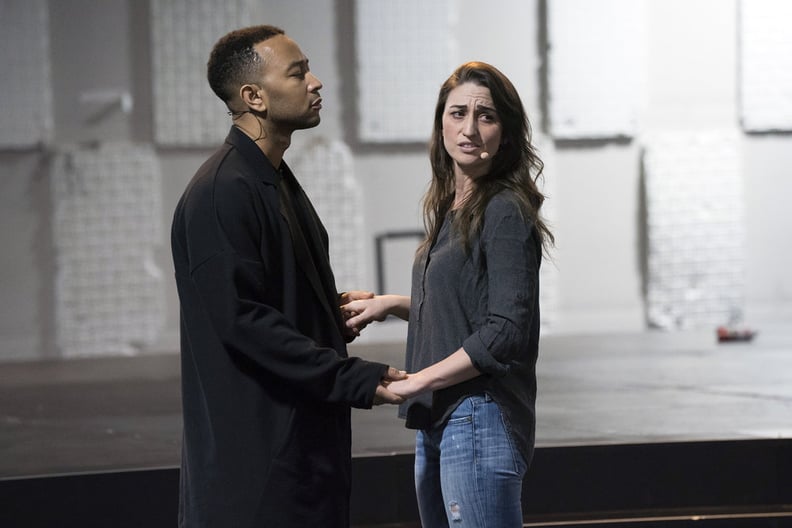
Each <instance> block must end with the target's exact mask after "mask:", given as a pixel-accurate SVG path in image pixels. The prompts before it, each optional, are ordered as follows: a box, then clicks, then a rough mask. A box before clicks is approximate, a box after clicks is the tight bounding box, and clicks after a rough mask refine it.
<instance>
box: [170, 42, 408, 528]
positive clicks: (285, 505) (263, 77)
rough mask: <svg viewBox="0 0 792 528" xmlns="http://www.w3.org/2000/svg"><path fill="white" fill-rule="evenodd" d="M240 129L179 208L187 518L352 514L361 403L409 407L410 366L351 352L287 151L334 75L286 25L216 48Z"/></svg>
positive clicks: (279, 519)
mask: <svg viewBox="0 0 792 528" xmlns="http://www.w3.org/2000/svg"><path fill="white" fill-rule="evenodd" d="M208 78H209V84H210V86H211V87H212V89H213V90H214V92H215V93H216V94H217V95H218V96H219V97H220V98H221V99H222V100H223V101H225V103H226V105H227V106H228V109H229V114H230V115H231V116H232V119H233V126H232V127H231V131H230V132H229V134H228V137H227V138H226V141H225V144H224V145H223V146H222V147H221V148H220V149H219V150H218V151H217V152H216V153H215V154H214V155H212V156H211V157H210V158H209V159H208V160H207V161H206V162H205V163H204V164H203V166H202V167H201V168H200V169H199V170H198V172H197V173H196V175H195V177H194V178H193V179H192V181H191V182H190V184H189V185H188V187H187V189H186V190H185V192H184V195H183V196H182V198H181V200H180V201H179V204H178V206H177V208H176V212H175V214H174V219H173V228H172V238H171V244H172V250H173V260H174V267H175V272H176V282H177V286H178V291H179V300H180V303H181V336H182V337H181V339H182V345H181V349H182V355H181V358H182V405H183V415H184V439H183V447H182V466H181V491H180V508H179V512H180V513H179V524H180V526H183V527H204V526H207V527H223V528H231V527H236V526H240V527H242V526H244V527H254V526H273V527H278V528H289V527H300V528H304V527H308V526H312V527H314V526H315V527H322V528H328V527H346V526H348V525H349V493H350V468H351V454H350V436H351V431H350V406H352V407H360V408H369V407H371V406H372V404H380V403H399V402H400V401H401V399H400V398H399V397H398V396H396V395H395V394H393V393H391V392H389V391H388V390H387V388H386V386H387V384H388V383H389V382H390V381H393V380H395V379H402V378H403V377H404V374H403V373H402V372H399V371H398V370H396V369H393V368H389V367H388V366H387V365H382V364H378V363H370V362H366V361H363V360H361V359H359V358H350V357H348V356H347V352H346V341H350V340H351V339H352V338H354V334H355V332H352V333H347V334H346V335H345V333H344V332H345V330H344V329H343V328H344V325H343V321H342V317H341V314H340V310H339V308H338V306H339V304H344V303H346V302H349V301H350V300H353V299H356V298H364V297H367V296H369V295H371V294H368V293H365V292H351V293H347V294H343V295H341V296H339V295H338V294H337V292H336V289H335V282H334V279H333V274H332V271H331V269H330V264H329V260H328V249H327V248H328V241H327V233H326V231H325V229H324V227H323V226H322V224H321V222H320V221H319V218H318V217H317V215H316V212H315V211H314V209H313V207H312V206H311V204H310V202H309V201H308V198H307V197H306V195H305V194H304V193H303V191H302V189H301V188H300V186H299V184H298V183H297V181H296V180H295V179H294V176H293V175H292V173H291V171H290V170H289V168H288V167H287V166H286V164H285V163H284V162H283V161H282V158H283V154H284V152H285V150H286V149H287V148H288V146H289V143H290V141H291V134H292V132H294V131H295V130H299V129H304V128H310V127H314V126H316V125H317V124H319V110H320V109H321V107H322V106H321V101H322V99H321V98H320V97H319V90H320V88H322V83H321V82H320V81H319V79H317V78H316V77H315V76H314V75H313V74H312V73H311V72H310V70H309V68H308V60H307V59H306V58H305V56H304V55H303V53H302V51H300V48H299V47H298V46H297V44H296V43H295V42H294V41H293V40H291V39H290V38H288V37H287V36H286V35H285V34H284V33H283V31H282V30H280V29H278V28H275V27H272V26H257V27H251V28H245V29H241V30H237V31H234V32H231V33H229V34H228V35H226V36H225V37H223V38H222V39H220V41H218V43H217V44H216V45H215V47H214V49H213V51H212V53H211V56H210V59H209V63H208Z"/></svg>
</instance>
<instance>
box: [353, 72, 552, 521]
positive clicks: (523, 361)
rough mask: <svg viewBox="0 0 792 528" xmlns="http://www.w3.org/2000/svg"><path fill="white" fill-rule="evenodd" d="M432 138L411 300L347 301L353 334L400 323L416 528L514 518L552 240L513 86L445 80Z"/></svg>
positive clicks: (467, 77)
mask: <svg viewBox="0 0 792 528" xmlns="http://www.w3.org/2000/svg"><path fill="white" fill-rule="evenodd" d="M430 148H431V152H430V156H431V164H432V182H431V185H430V188H429V190H428V191H427V194H426V196H425V197H424V220H425V225H426V231H427V238H426V240H425V241H424V242H423V243H422V245H421V246H420V247H419V249H418V251H417V254H416V259H415V264H414V267H413V277H412V296H411V297H405V296H398V295H378V296H375V297H374V298H373V299H368V300H358V301H353V302H351V303H349V304H347V305H345V306H344V307H343V310H344V312H345V314H346V317H347V325H348V326H349V327H350V328H352V329H356V330H359V329H361V328H363V327H365V326H366V325H367V324H368V323H369V322H371V321H381V320H383V319H384V318H385V317H387V316H388V315H396V316H398V317H401V318H402V319H406V320H409V330H408V336H407V362H406V363H407V370H408V372H413V374H410V375H409V376H408V377H407V378H406V379H405V380H401V381H395V382H393V383H391V384H390V385H389V387H388V388H389V389H390V390H391V391H392V392H394V393H396V394H398V395H400V396H402V397H405V398H409V400H408V401H407V402H405V403H404V404H403V405H402V407H401V408H400V412H399V414H400V416H402V417H404V418H406V425H407V427H408V428H412V429H417V430H418V431H417V435H416V457H415V482H416V492H417V496H418V507H419V512H420V515H421V521H422V523H423V526H425V527H426V528H434V527H438V526H449V524H450V525H452V526H479V527H484V526H487V527H489V528H493V527H511V526H515V527H518V526H522V507H521V503H520V498H521V489H522V480H523V476H524V474H525V471H526V469H527V467H528V464H530V461H531V458H532V455H533V446H534V429H535V412H534V407H535V400H536V371H535V366H536V358H537V350H538V341H539V283H538V278H539V265H540V262H541V259H542V248H543V246H547V245H550V244H552V242H553V236H552V234H551V233H550V231H549V230H548V228H547V226H546V225H545V223H544V222H543V221H542V219H541V217H540V215H539V210H540V207H541V205H542V202H543V200H544V197H543V196H542V193H541V192H540V191H539V190H538V189H537V186H536V183H535V178H536V177H538V176H539V174H540V173H541V171H542V162H541V160H539V158H538V156H537V155H536V152H535V149H534V147H533V146H532V145H531V143H530V124H529V122H528V119H527V117H526V114H525V110H524V108H523V105H522V103H521V101H520V98H519V95H518V94H517V91H516V90H515V88H514V86H513V85H512V84H511V82H510V81H509V80H508V79H507V78H506V77H505V76H504V75H503V74H502V73H501V72H500V71H498V70H497V69H496V68H494V67H493V66H490V65H488V64H485V63H481V62H470V63H467V64H463V65H462V66H460V67H459V68H457V70H456V71H455V72H454V73H453V74H452V75H451V77H449V78H448V80H447V81H446V82H445V83H444V84H443V86H442V88H441V89H440V94H439V98H438V101H437V106H436V109H435V119H434V130H433V134H432V140H431V146H430ZM460 522H461V524H459V523H460Z"/></svg>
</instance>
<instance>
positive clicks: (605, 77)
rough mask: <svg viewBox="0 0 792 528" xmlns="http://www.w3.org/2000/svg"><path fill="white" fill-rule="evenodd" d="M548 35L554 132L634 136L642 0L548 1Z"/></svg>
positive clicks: (642, 71) (640, 79) (642, 73)
mask: <svg viewBox="0 0 792 528" xmlns="http://www.w3.org/2000/svg"><path fill="white" fill-rule="evenodd" d="M547 34H548V37H547V38H548V50H547V74H548V90H549V94H548V97H549V114H550V116H549V121H550V130H551V134H552V136H553V137H554V138H555V139H607V138H616V137H631V136H633V135H635V133H636V131H637V129H638V125H639V123H638V119H639V113H640V111H641V107H642V104H643V100H644V97H645V87H646V75H647V72H646V67H645V65H646V62H645V56H646V13H645V3H644V1H643V0H598V1H597V2H592V1H590V0H551V1H549V2H547Z"/></svg>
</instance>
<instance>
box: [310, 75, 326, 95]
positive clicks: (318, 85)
mask: <svg viewBox="0 0 792 528" xmlns="http://www.w3.org/2000/svg"><path fill="white" fill-rule="evenodd" d="M308 75H309V77H308V91H310V92H315V91H317V90H321V89H322V86H323V85H322V81H320V80H319V77H317V76H316V75H314V74H313V73H311V72H308Z"/></svg>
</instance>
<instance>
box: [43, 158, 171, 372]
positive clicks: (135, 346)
mask: <svg viewBox="0 0 792 528" xmlns="http://www.w3.org/2000/svg"><path fill="white" fill-rule="evenodd" d="M51 188H52V206H53V218H52V222H53V225H52V230H53V237H54V242H55V243H54V245H55V263H56V269H57V276H56V283H55V317H56V327H57V343H58V348H59V349H60V352H61V354H62V355H63V356H65V357H76V356H98V355H120V354H134V353H135V352H137V351H138V350H139V349H140V348H141V347H143V346H145V345H148V344H151V343H153V342H154V340H155V339H156V338H157V336H158V334H159V332H160V330H161V327H162V324H163V320H164V297H163V296H164V293H163V280H164V279H163V276H162V272H161V270H159V269H158V268H157V266H156V264H155V258H154V257H155V255H154V252H155V248H156V247H157V246H160V245H161V244H162V227H161V219H162V214H161V213H162V211H161V208H162V205H161V201H162V200H161V176H160V168H159V164H158V162H157V157H156V155H155V152H154V150H153V149H152V148H151V147H147V146H146V147H144V146H132V145H125V144H115V145H105V146H103V147H101V148H100V149H95V150H87V149H83V150H74V151H70V152H62V153H59V154H58V155H56V157H55V158H54V161H53V170H52V186H51Z"/></svg>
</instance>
